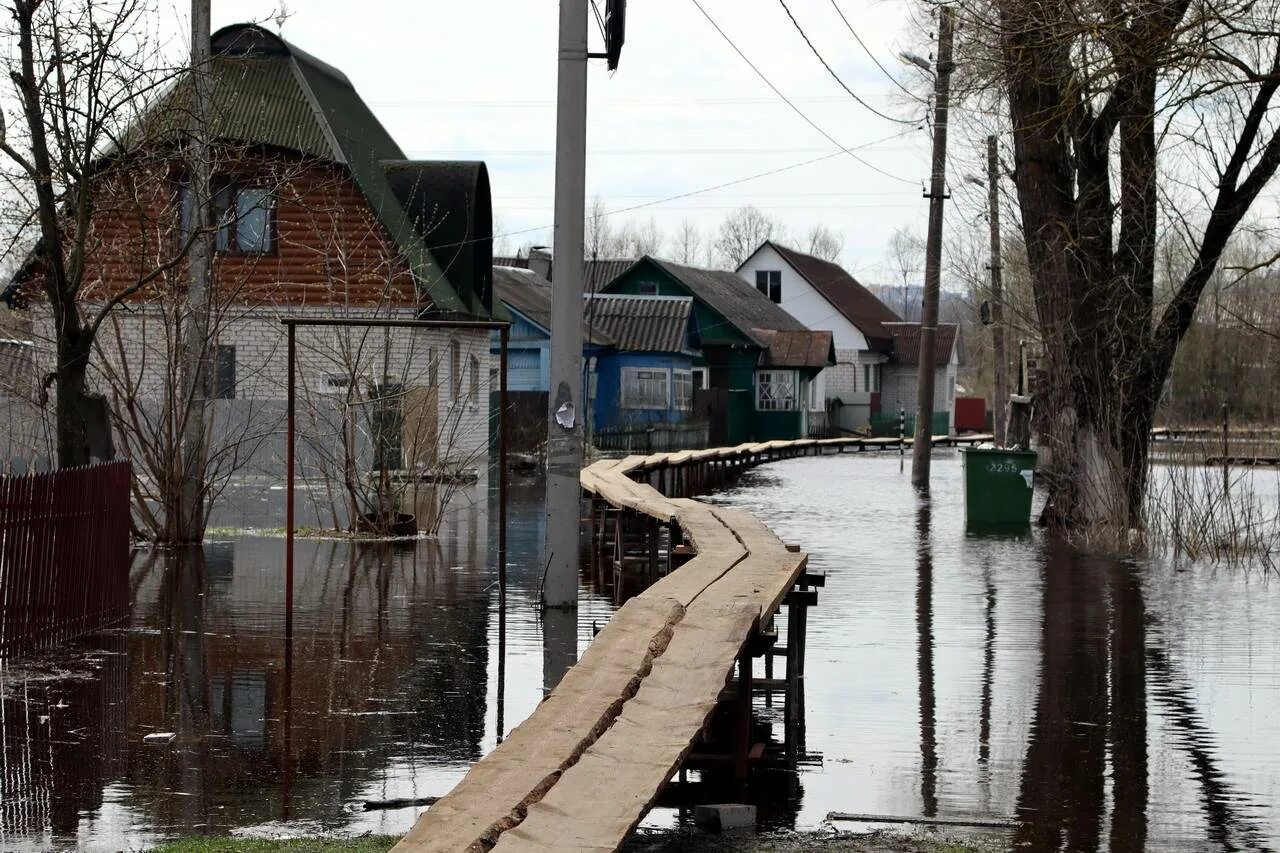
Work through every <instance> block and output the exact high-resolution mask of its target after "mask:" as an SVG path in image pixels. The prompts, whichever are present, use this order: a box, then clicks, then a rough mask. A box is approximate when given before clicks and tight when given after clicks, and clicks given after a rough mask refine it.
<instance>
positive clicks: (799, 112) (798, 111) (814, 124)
mask: <svg viewBox="0 0 1280 853" xmlns="http://www.w3.org/2000/svg"><path fill="white" fill-rule="evenodd" d="M691 2H692V3H693V5H694V6H696V7H698V11H699V12H701V13H702V17H704V18H706V19H707V22H708V23H709V24H711V26H713V27H715V30H716V32H718V33H719V34H720V37H721V38H723V39H724V40H725V41H726V42H728V43H729V46H730V47H732V48H733V50H734V52H735V53H737V54H738V56H740V57H742V61H743V62H745V63H747V65H749V66H750V67H751V70H752V71H754V72H755V73H756V76H757V77H759V78H760V79H761V80H763V81H764V83H765V85H766V86H768V87H769V88H770V89H772V90H773V93H774V94H775V95H777V96H778V97H779V98H781V99H782V100H783V101H784V102H785V103H786V105H787V106H789V107H791V109H792V110H793V111H794V112H795V114H796V115H798V116H800V118H802V119H804V121H805V123H807V124H808V125H809V126H810V127H812V128H813V129H814V130H816V131H818V133H820V134H822V135H823V137H825V138H826V139H827V141H828V142H830V143H831V144H832V145H835V146H836V147H837V148H839V149H840V150H841V151H843V152H844V153H845V154H848V155H849V156H850V157H852V158H853V159H855V160H857V161H858V162H859V163H861V164H862V165H864V166H866V167H867V168H868V169H870V170H871V171H873V172H877V173H879V174H881V175H884V176H885V177H886V178H891V179H892V180H895V181H898V182H900V183H903V184H908V185H910V186H915V185H916V182H915V181H909V180H907V179H906V178H900V177H898V176H897V175H894V174H892V173H890V172H886V171H885V170H884V169H881V168H880V167H879V166H876V165H873V164H871V163H869V162H867V161H866V160H864V159H862V158H861V157H859V156H858V155H857V154H854V153H853V152H852V151H850V150H849V149H848V148H846V147H844V146H843V145H841V144H840V143H839V142H838V141H836V138H835V137H834V136H832V135H831V134H829V133H827V132H826V131H825V130H823V129H822V128H821V127H820V126H818V123H817V122H815V121H814V120H813V119H811V118H809V116H808V115H806V114H805V112H804V110H802V109H800V108H799V107H798V106H796V105H795V104H794V103H793V102H792V101H791V99H790V98H788V97H787V96H786V95H784V94H783V93H782V90H781V89H779V88H778V87H777V86H775V85H773V81H771V80H770V79H769V78H768V77H766V76H765V74H764V72H763V71H761V70H760V69H759V68H757V67H756V64H755V63H754V62H752V61H751V60H750V59H748V58H747V55H746V54H745V53H743V52H742V50H741V48H739V47H738V46H737V45H736V44H734V42H733V39H731V38H729V35H728V33H726V32H725V31H724V30H722V29H720V25H719V24H717V23H716V21H715V18H712V17H711V15H710V14H708V12H707V10H706V9H704V8H702V4H701V3H699V2H698V0H691Z"/></svg>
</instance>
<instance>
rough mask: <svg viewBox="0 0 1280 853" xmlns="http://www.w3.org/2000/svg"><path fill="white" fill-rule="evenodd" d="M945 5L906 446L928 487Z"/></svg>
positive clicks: (947, 76) (915, 477)
mask: <svg viewBox="0 0 1280 853" xmlns="http://www.w3.org/2000/svg"><path fill="white" fill-rule="evenodd" d="M953 28H954V22H953V19H952V11H951V9H950V7H948V6H943V7H942V8H940V9H939V10H938V62H937V65H936V67H935V68H934V90H933V92H934V94H933V97H934V108H933V174H932V177H931V178H930V181H929V193H928V195H927V197H928V199H929V235H928V238H927V241H926V243H925V250H924V251H925V255H924V300H923V304H922V305H921V309H920V364H919V373H918V378H917V382H916V391H917V394H916V434H915V444H914V446H913V447H912V448H911V483H912V485H914V486H916V488H918V489H921V490H924V491H928V489H929V463H930V461H931V459H932V456H933V385H934V372H935V365H934V353H936V352H937V344H938V342H937V337H938V291H939V288H940V281H941V277H942V203H943V202H944V201H945V200H946V198H947V195H946V190H947V182H946V170H947V105H948V102H949V100H950V97H951V69H952V62H951V37H952V30H953Z"/></svg>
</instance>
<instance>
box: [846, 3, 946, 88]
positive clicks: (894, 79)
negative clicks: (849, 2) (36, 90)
mask: <svg viewBox="0 0 1280 853" xmlns="http://www.w3.org/2000/svg"><path fill="white" fill-rule="evenodd" d="M831 6H832V8H833V9H835V10H836V14H837V15H839V16H840V20H842V21H844V25H845V26H846V27H848V29H849V34H850V35H852V36H853V38H854V40H855V41H857V43H858V44H859V45H860V46H861V47H862V50H863V51H864V52H865V53H866V54H867V57H868V58H870V60H871V61H872V62H874V63H875V64H876V68H879V69H880V70H881V71H883V72H884V76H886V77H888V78H889V82H891V83H893V85H895V86H897V87H898V88H899V89H901V90H902V91H904V92H906V93H907V94H908V95H910V96H911V98H912V100H915V101H919V102H920V103H925V100H924V98H921V97H920V96H919V95H917V94H916V93H915V92H912V91H911V90H910V89H908V88H907V87H906V86H904V85H902V83H901V82H899V80H898V78H897V77H894V76H893V75H892V74H890V73H889V69H887V68H885V67H884V66H883V65H881V64H880V60H878V59H876V55H875V54H874V53H872V52H871V48H869V47H867V43H866V42H864V41H863V40H862V36H860V35H858V31H857V30H855V29H854V28H853V24H851V23H849V19H848V18H846V17H845V16H844V12H843V11H841V9H840V6H839V4H838V3H836V0H831Z"/></svg>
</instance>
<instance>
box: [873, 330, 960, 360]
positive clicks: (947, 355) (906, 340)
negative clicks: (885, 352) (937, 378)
mask: <svg viewBox="0 0 1280 853" xmlns="http://www.w3.org/2000/svg"><path fill="white" fill-rule="evenodd" d="M884 327H885V328H886V329H888V330H889V334H891V335H893V357H892V358H891V359H890V362H891V363H892V364H902V365H906V366H909V367H916V366H919V364H920V324H919V323H885V324H884ZM959 332H960V327H959V326H957V325H956V324H955V323H939V324H938V335H937V338H936V339H935V344H934V354H933V355H934V358H933V363H934V365H935V366H937V367H946V366H947V365H948V364H950V363H951V355H952V353H953V352H954V351H955V348H956V340H957V338H958V337H959Z"/></svg>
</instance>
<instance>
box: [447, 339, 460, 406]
mask: <svg viewBox="0 0 1280 853" xmlns="http://www.w3.org/2000/svg"><path fill="white" fill-rule="evenodd" d="M461 396H462V347H461V346H460V345H459V344H458V339H457V338H454V339H453V340H451V341H449V399H450V400H456V399H458V398H459V397H461Z"/></svg>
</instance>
